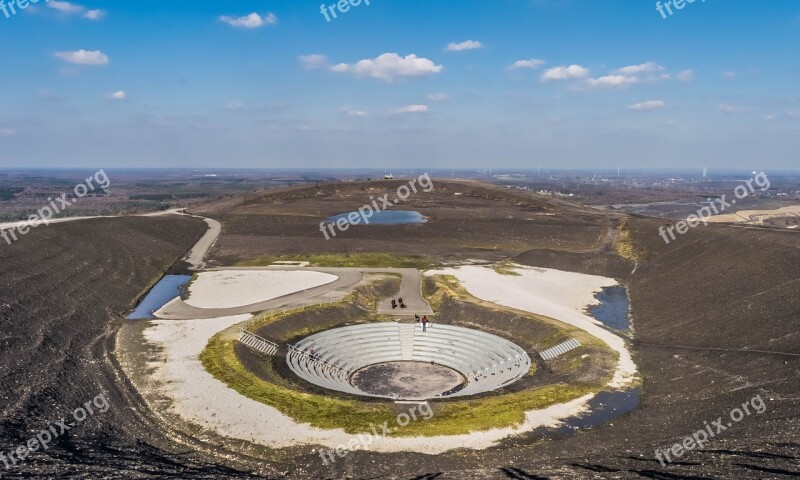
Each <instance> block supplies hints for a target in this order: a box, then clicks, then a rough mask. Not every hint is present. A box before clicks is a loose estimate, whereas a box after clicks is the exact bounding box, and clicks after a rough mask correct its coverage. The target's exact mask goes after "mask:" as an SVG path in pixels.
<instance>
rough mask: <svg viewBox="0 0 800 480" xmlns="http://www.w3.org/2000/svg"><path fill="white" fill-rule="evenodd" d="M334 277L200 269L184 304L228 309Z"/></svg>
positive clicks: (320, 282)
mask: <svg viewBox="0 0 800 480" xmlns="http://www.w3.org/2000/svg"><path fill="white" fill-rule="evenodd" d="M337 278H338V277H337V276H336V275H331V274H329V273H322V272H314V271H303V270H291V271H284V270H219V271H212V272H203V273H201V274H200V275H199V276H198V278H197V279H196V280H195V281H194V282H192V284H191V285H189V298H188V299H187V300H186V303H187V304H189V305H191V306H193V307H198V308H232V307H243V306H245V305H252V304H254V303H259V302H264V301H267V300H272V299H273V298H278V297H282V296H284V295H289V294H290V293H295V292H299V291H301V290H306V289H309V288H314V287H319V286H321V285H327V284H329V283H332V282H334V281H336V279H337Z"/></svg>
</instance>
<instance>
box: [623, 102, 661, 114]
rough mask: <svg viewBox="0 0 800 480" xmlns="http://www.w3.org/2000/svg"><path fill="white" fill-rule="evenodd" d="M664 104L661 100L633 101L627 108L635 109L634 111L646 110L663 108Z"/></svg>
mask: <svg viewBox="0 0 800 480" xmlns="http://www.w3.org/2000/svg"><path fill="white" fill-rule="evenodd" d="M665 106H666V104H665V103H664V102H663V101H661V100H648V101H646V102H639V103H634V104H633V105H628V110H636V111H647V110H658V109H660V108H664V107H665Z"/></svg>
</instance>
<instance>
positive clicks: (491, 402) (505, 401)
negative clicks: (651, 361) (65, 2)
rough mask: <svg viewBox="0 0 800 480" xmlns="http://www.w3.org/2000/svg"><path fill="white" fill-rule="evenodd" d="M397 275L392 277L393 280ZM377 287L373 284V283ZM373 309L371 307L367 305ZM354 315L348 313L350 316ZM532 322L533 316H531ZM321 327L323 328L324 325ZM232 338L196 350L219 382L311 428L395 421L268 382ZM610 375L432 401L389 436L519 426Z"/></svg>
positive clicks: (385, 410) (332, 308)
mask: <svg viewBox="0 0 800 480" xmlns="http://www.w3.org/2000/svg"><path fill="white" fill-rule="evenodd" d="M396 281H397V280H396V279H392V280H390V282H396ZM436 287H437V288H436V291H435V293H434V294H433V295H431V296H429V297H428V300H429V301H430V302H431V303H432V304H434V305H441V304H442V301H443V299H444V298H445V297H446V296H450V295H452V296H456V297H461V296H463V295H466V292H465V291H464V289H463V287H461V285H460V283H459V282H458V281H457V280H456V279H455V278H453V277H446V276H437V277H436ZM376 288H377V287H376ZM376 294H377V291H376V290H373V289H371V288H368V289H364V290H361V291H357V292H354V293H353V294H351V295H349V296H348V297H346V298H345V299H343V300H342V301H341V302H338V303H335V304H329V305H323V306H319V305H313V306H308V307H304V308H301V309H296V310H293V311H290V312H286V313H283V312H269V313H266V314H263V315H261V316H259V317H258V318H257V319H256V322H255V323H254V325H253V327H252V328H253V329H257V328H258V327H261V326H263V325H267V324H270V323H273V322H278V321H280V320H282V319H284V318H286V317H287V316H289V315H295V314H298V313H303V312H308V311H309V310H313V311H315V312H323V313H325V314H326V315H328V314H329V315H331V316H337V315H340V314H341V313H342V312H341V308H345V307H346V306H347V305H351V304H352V302H353V301H354V300H355V299H358V300H359V303H360V304H361V305H363V306H367V305H371V304H373V301H372V300H373V299H372V298H371V297H374V296H376ZM370 310H371V309H370ZM351 319H352V317H351ZM364 321H370V322H371V321H378V316H377V315H375V314H374V313H372V312H369V311H365V312H364V316H363V317H359V318H358V320H357V323H361V322H364ZM531 321H537V319H533V318H531ZM323 329H324V328H323ZM315 330H318V329H317V328H315V327H313V326H311V327H303V328H300V329H296V330H294V329H293V330H292V331H291V332H285V335H286V336H288V337H292V338H296V336H305V335H309V334H312V333H315ZM235 342H236V340H235V339H233V338H231V337H230V336H227V335H226V334H225V332H221V333H219V334H217V335H216V336H214V337H213V338H212V339H211V340H210V341H209V343H208V345H207V347H206V348H205V350H203V352H202V354H201V355H200V360H201V362H202V363H203V366H204V367H205V369H206V370H207V371H208V372H209V373H211V374H212V375H213V376H214V377H215V378H217V379H218V380H220V381H222V382H223V383H225V384H226V385H228V386H229V387H230V388H232V389H234V390H236V391H237V392H239V393H240V394H242V395H244V396H246V397H248V398H251V399H253V400H256V401H258V402H261V403H264V404H266V405H269V406H271V407H274V408H276V409H278V410H279V411H280V412H282V413H284V414H286V415H288V416H290V417H291V418H293V419H294V420H295V421H297V422H299V423H307V424H310V425H312V426H314V427H318V428H325V429H335V428H342V429H344V430H345V431H346V432H348V433H352V434H354V433H361V432H367V431H369V430H370V428H371V426H373V425H381V424H382V423H383V422H389V425H394V424H395V421H396V411H394V410H393V408H396V407H395V406H394V405H393V404H392V403H391V402H388V401H387V402H385V403H377V402H363V401H359V400H356V399H347V398H340V397H334V396H326V395H320V394H315V393H308V392H302V391H298V390H296V389H295V386H294V385H293V384H292V383H291V382H290V381H280V382H277V384H276V383H270V382H268V381H265V380H263V379H262V378H260V377H259V376H257V375H255V374H253V373H251V372H250V371H249V370H247V369H246V368H245V367H244V365H243V364H242V363H241V361H240V360H239V358H238V357H237V355H236V351H235ZM535 372H536V364H535V363H534V364H533V365H532V366H531V369H530V371H529V372H528V374H535ZM608 380H610V376H609V377H608V378H602V379H597V381H595V382H591V383H582V384H567V383H558V384H553V385H545V386H539V387H533V388H530V389H527V390H523V391H520V392H516V393H508V394H503V395H490V396H487V397H485V398H481V399H463V400H453V401H433V403H432V404H431V405H432V407H433V411H434V415H433V417H432V418H431V419H430V420H427V421H422V420H420V421H416V422H412V423H410V424H409V425H408V426H406V427H404V428H401V429H398V430H397V431H396V432H394V433H392V434H391V436H396V437H404V436H434V435H459V434H466V433H470V432H476V431H484V430H488V429H492V428H503V427H508V426H513V425H519V424H521V423H522V422H523V421H524V420H525V412H526V411H529V410H535V409H541V408H546V407H548V406H551V405H554V404H557V403H563V402H567V401H570V400H573V399H575V398H578V397H580V396H583V395H586V394H588V393H590V392H593V391H597V390H599V389H601V388H602V387H603V385H605V383H606V382H607V381H608Z"/></svg>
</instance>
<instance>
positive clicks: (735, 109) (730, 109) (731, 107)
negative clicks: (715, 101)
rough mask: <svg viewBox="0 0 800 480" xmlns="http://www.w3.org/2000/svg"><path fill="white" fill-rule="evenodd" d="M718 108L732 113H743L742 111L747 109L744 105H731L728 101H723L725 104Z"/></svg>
mask: <svg viewBox="0 0 800 480" xmlns="http://www.w3.org/2000/svg"><path fill="white" fill-rule="evenodd" d="M717 108H718V109H719V110H720V111H721V112H725V113H730V114H736V113H742V112H744V111H745V109H744V108H742V107H739V106H736V105H730V104H727V103H723V104H721V105H719V106H718V107H717Z"/></svg>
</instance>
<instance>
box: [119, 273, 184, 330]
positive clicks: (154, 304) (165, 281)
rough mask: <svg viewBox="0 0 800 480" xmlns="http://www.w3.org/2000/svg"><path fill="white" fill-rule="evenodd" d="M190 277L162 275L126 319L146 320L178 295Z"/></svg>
mask: <svg viewBox="0 0 800 480" xmlns="http://www.w3.org/2000/svg"><path fill="white" fill-rule="evenodd" d="M191 279H192V276H191V275H164V277H163V278H162V279H161V280H159V282H158V283H156V284H155V286H153V288H151V289H150V291H149V292H147V295H146V296H145V297H144V300H142V301H141V303H139V305H138V306H137V307H136V310H134V311H133V312H132V313H131V314H130V315H128V316H127V317H126V318H127V319H128V320H148V319H151V318H155V317H154V315H153V314H154V313H155V312H156V311H157V310H158V309H159V308H161V307H163V306H164V305H166V304H167V303H169V301H170V300H172V299H173V298H175V297H178V296H180V294H181V289H182V288H183V286H184V285H186V284H187V283H189V280H191Z"/></svg>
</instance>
